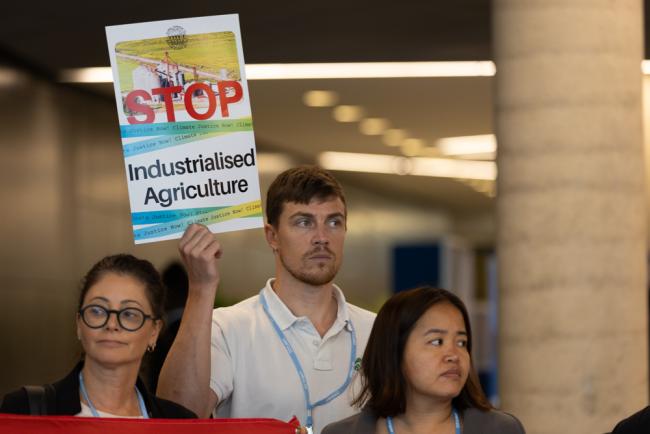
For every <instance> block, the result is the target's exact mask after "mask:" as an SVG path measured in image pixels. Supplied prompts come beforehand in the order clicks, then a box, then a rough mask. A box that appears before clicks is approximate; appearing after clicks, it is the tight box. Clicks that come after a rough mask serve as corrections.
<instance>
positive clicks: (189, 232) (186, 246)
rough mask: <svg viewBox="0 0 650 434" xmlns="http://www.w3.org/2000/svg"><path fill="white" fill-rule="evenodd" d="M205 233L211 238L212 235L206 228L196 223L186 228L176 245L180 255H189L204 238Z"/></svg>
mask: <svg viewBox="0 0 650 434" xmlns="http://www.w3.org/2000/svg"><path fill="white" fill-rule="evenodd" d="M206 233H207V234H209V235H210V236H212V233H211V232H210V230H209V229H208V228H207V227H205V226H203V225H200V224H196V223H194V224H191V225H190V226H188V227H187V229H186V230H185V233H184V234H183V237H182V238H181V241H180V242H179V243H178V250H179V251H180V252H181V254H182V255H185V256H187V255H189V254H190V253H191V252H192V250H194V248H195V246H196V245H197V244H198V243H200V242H201V240H202V239H203V238H204V237H205V235H206Z"/></svg>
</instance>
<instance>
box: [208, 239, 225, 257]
mask: <svg viewBox="0 0 650 434" xmlns="http://www.w3.org/2000/svg"><path fill="white" fill-rule="evenodd" d="M204 253H205V256H206V257H207V258H217V259H219V258H221V255H222V254H223V250H222V249H221V243H219V241H217V239H216V238H213V239H212V240H211V241H210V243H209V244H208V245H207V246H206V247H205V249H204Z"/></svg>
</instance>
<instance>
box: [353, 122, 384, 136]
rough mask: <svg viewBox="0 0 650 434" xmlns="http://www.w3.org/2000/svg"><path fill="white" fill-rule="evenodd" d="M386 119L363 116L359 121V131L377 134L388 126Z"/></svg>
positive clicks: (380, 133) (370, 134)
mask: <svg viewBox="0 0 650 434" xmlns="http://www.w3.org/2000/svg"><path fill="white" fill-rule="evenodd" d="M388 125H389V123H388V120H387V119H384V118H365V119H362V120H361V123H359V131H361V134H365V135H367V136H379V135H382V134H383V133H384V131H386V129H387V128H388Z"/></svg>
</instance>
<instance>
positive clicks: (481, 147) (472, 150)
mask: <svg viewBox="0 0 650 434" xmlns="http://www.w3.org/2000/svg"><path fill="white" fill-rule="evenodd" d="M436 146H437V147H438V149H439V150H440V153H441V154H443V155H452V156H466V155H484V154H489V155H494V153H495V152H496V151H497V140H496V137H495V136H494V134H480V135H475V136H458V137H445V138H443V139H439V140H437V141H436Z"/></svg>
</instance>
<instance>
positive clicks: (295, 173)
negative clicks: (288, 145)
mask: <svg viewBox="0 0 650 434" xmlns="http://www.w3.org/2000/svg"><path fill="white" fill-rule="evenodd" d="M329 198H339V199H341V202H343V205H344V206H345V196H344V195H343V188H342V187H341V184H339V182H338V181H337V180H336V179H335V178H334V177H333V176H332V174H331V173H329V172H328V171H327V170H325V169H323V168H320V167H318V166H299V167H295V168H293V169H289V170H285V171H284V172H282V173H281V174H279V175H278V177H277V178H275V181H273V183H272V184H271V186H270V187H269V191H268V192H267V193H266V220H267V222H268V223H269V224H270V225H272V226H277V224H278V219H279V218H280V214H282V209H283V207H284V204H285V202H295V203H302V204H306V203H309V202H310V201H311V200H312V199H319V200H326V199H329Z"/></svg>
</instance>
